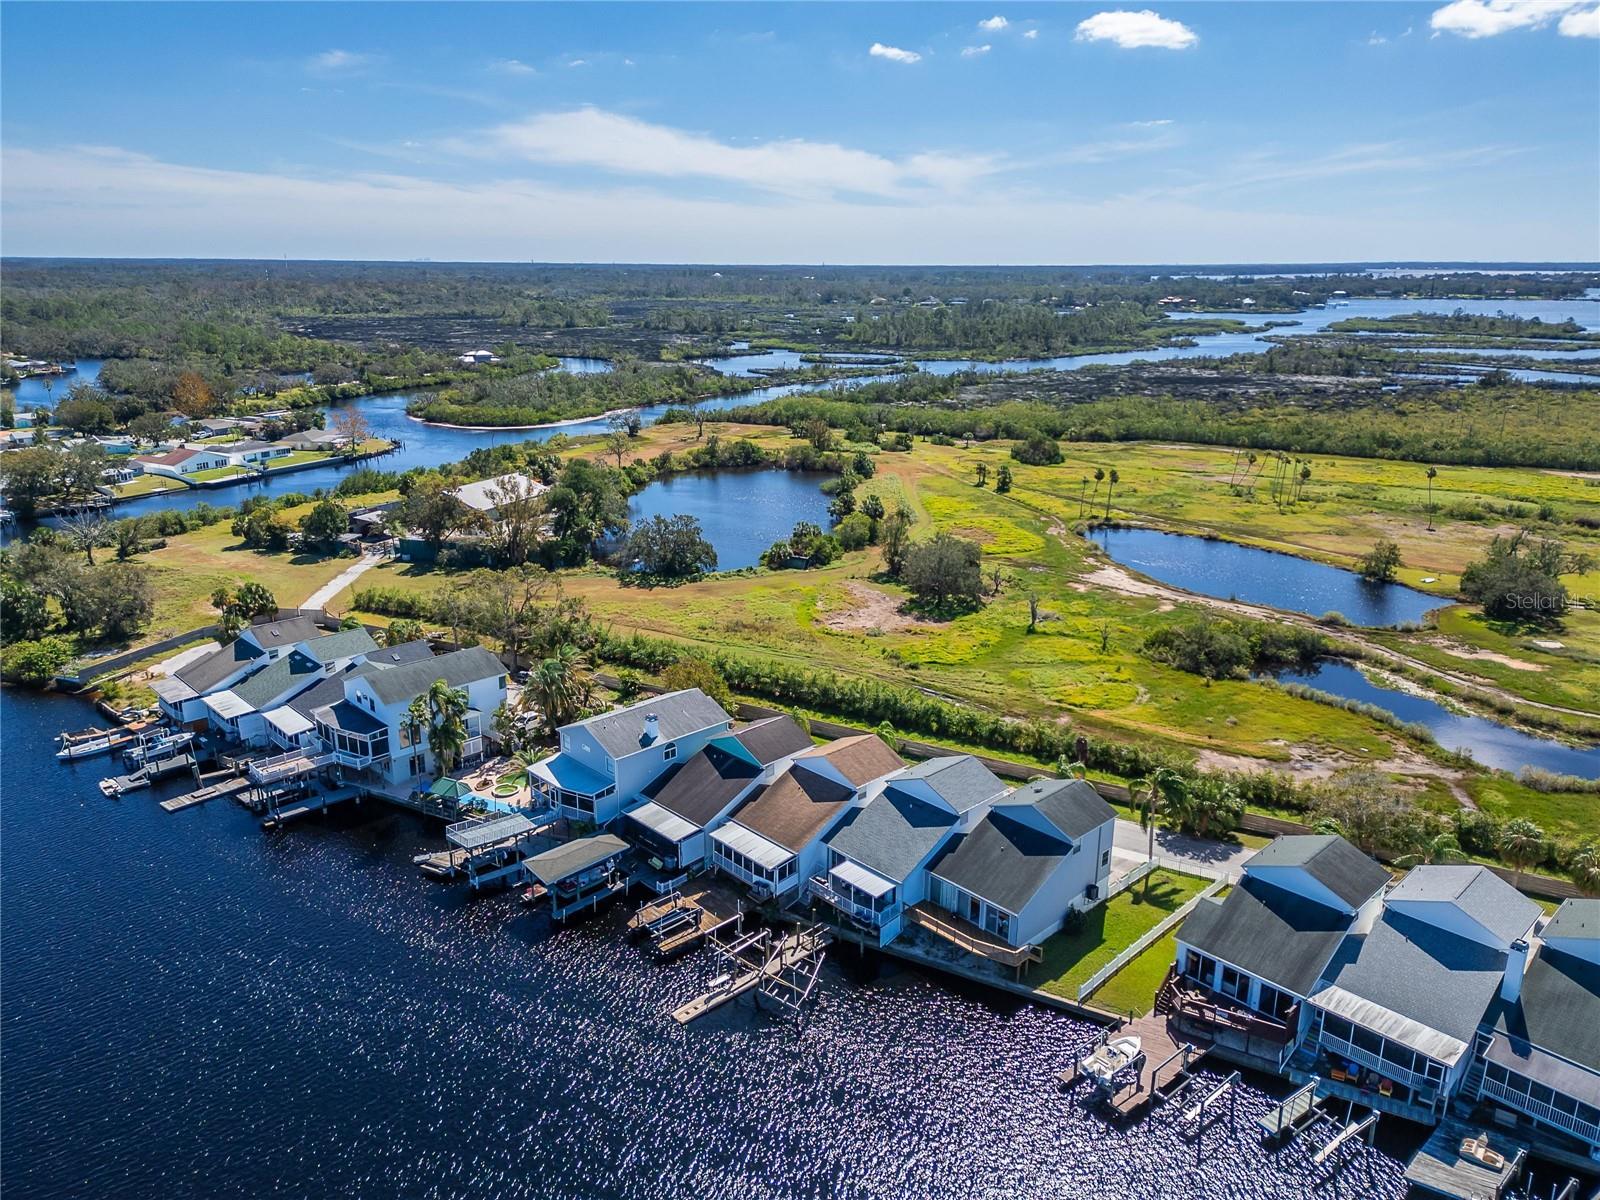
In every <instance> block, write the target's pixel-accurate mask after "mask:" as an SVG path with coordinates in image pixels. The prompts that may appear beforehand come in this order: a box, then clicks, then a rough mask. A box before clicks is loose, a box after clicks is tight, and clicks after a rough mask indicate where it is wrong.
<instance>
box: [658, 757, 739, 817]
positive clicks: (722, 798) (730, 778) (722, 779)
mask: <svg viewBox="0 0 1600 1200" xmlns="http://www.w3.org/2000/svg"><path fill="white" fill-rule="evenodd" d="M760 773H761V772H760V771H759V770H758V769H757V768H755V767H752V766H751V765H750V764H749V763H747V762H745V761H744V759H742V758H736V757H734V756H733V755H732V754H729V753H728V752H727V751H726V750H721V749H718V748H717V747H716V746H707V747H706V748H705V749H704V750H702V751H700V753H698V754H695V755H692V756H690V757H689V758H688V759H685V760H684V761H682V762H677V763H674V764H673V765H672V769H671V770H669V771H668V772H667V773H666V774H664V775H662V776H660V777H659V778H657V779H656V780H655V781H654V782H653V783H651V784H650V786H649V787H647V788H645V789H644V794H645V795H646V796H647V797H649V798H650V799H651V800H654V801H655V802H656V803H657V804H659V805H660V806H661V807H662V808H664V809H666V810H667V811H668V812H671V813H676V814H677V815H678V816H680V817H682V818H683V819H684V820H685V821H692V822H693V823H694V824H696V825H704V824H705V823H706V822H707V821H709V820H711V818H713V817H715V816H716V815H717V814H718V813H720V812H721V811H722V810H723V809H724V808H726V807H727V806H728V805H730V804H732V803H733V801H734V800H735V798H737V797H738V795H739V793H740V792H742V791H744V790H745V788H747V787H749V786H750V784H751V783H752V782H753V781H754V780H755V778H756V776H757V775H759V774H760Z"/></svg>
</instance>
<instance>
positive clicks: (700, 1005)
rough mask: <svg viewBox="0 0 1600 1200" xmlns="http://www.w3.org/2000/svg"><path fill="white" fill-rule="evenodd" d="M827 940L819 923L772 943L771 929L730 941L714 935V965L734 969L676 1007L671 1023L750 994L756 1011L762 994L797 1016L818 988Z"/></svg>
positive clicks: (695, 1015)
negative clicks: (816, 987)
mask: <svg viewBox="0 0 1600 1200" xmlns="http://www.w3.org/2000/svg"><path fill="white" fill-rule="evenodd" d="M830 940H831V939H830V938H829V936H828V934H827V932H826V931H825V930H824V929H823V928H822V927H821V926H819V925H814V926H810V927H808V928H805V929H799V930H796V931H795V932H793V933H786V934H784V935H783V936H782V937H780V938H778V939H777V942H776V944H774V942H773V939H772V931H771V930H769V929H759V930H756V931H755V932H754V933H746V934H741V935H739V936H738V937H736V938H735V939H734V940H732V941H731V942H723V941H720V940H719V939H717V938H715V937H713V938H712V939H711V945H712V949H713V950H714V951H715V952H716V955H717V958H718V961H719V962H724V963H727V964H728V965H729V966H730V967H731V968H732V969H731V970H729V971H727V972H725V973H724V974H722V975H719V976H718V977H717V978H716V979H714V980H712V987H711V990H710V991H708V992H706V993H704V994H703V995H700V996H696V997H695V998H694V999H693V1000H691V1001H689V1002H688V1003H687V1004H684V1005H681V1006H680V1007H678V1008H676V1009H674V1010H673V1013H672V1019H673V1020H674V1021H676V1022H677V1023H678V1024H680V1025H687V1024H689V1022H691V1021H694V1020H697V1019H699V1018H700V1017H703V1016H705V1015H706V1014H707V1013H708V1012H711V1011H713V1010H714V1009H718V1008H721V1007H722V1006H723V1005H724V1004H726V1003H728V1001H730V1000H734V999H736V998H738V997H739V996H742V995H744V994H745V993H746V992H750V991H754V992H755V993H756V996H757V999H756V1005H757V1007H759V1006H760V1003H761V1001H760V997H761V996H763V995H766V996H769V997H771V998H772V999H774V1000H776V1001H778V1003H779V1004H780V1005H781V1006H782V1007H783V1008H786V1009H788V1010H790V1011H794V1012H797V1011H798V1009H799V1006H800V1005H801V1004H802V1003H804V1002H805V1001H806V1000H807V999H809V998H810V995H811V992H812V989H813V988H814V987H815V986H816V982H817V978H818V975H819V973H820V972H821V970H822V962H823V959H824V957H825V956H826V952H827V946H828V943H829V941H830Z"/></svg>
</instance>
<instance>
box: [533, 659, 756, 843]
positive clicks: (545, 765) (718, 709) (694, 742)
mask: <svg viewBox="0 0 1600 1200" xmlns="http://www.w3.org/2000/svg"><path fill="white" fill-rule="evenodd" d="M732 728H733V719H732V718H731V717H729V716H728V714H727V713H726V712H724V711H723V710H722V706H721V705H719V704H718V703H717V702H716V701H715V700H713V699H711V697H710V696H707V695H706V694H705V693H704V692H702V691H701V690H700V689H699V688H688V689H686V690H684V691H680V692H666V693H664V694H662V695H660V696H652V697H650V698H648V699H645V700H640V701H638V702H637V703H635V704H630V705H628V706H627V707H626V708H619V709H616V710H615V711H613V712H608V713H601V714H600V715H599V716H597V717H589V718H587V719H586V720H582V721H575V722H573V723H572V724H570V725H563V726H562V727H561V729H560V730H559V733H560V736H561V748H560V749H559V750H558V751H557V752H556V753H555V754H553V755H551V756H550V757H549V758H547V759H544V760H543V761H541V762H538V763H535V764H534V765H533V768H532V773H533V777H534V787H535V789H536V790H538V791H539V792H541V793H542V794H543V795H544V796H545V797H546V798H547V799H548V800H549V801H550V802H551V803H552V804H554V805H556V806H558V807H559V808H560V810H561V813H562V815H563V816H565V817H568V818H569V819H571V820H576V821H588V822H591V823H593V824H595V825H608V824H610V823H611V822H612V821H614V820H616V819H617V818H618V817H619V816H621V815H622V812H623V810H624V809H625V808H628V807H630V806H631V805H632V803H633V802H634V801H635V800H636V799H637V798H638V797H639V795H640V793H642V792H643V791H644V789H645V788H646V787H648V786H649V785H650V784H651V783H652V782H654V781H655V780H656V779H657V778H658V777H660V775H661V774H662V773H663V772H664V771H666V770H667V768H668V767H670V766H672V765H673V764H674V763H676V762H678V761H679V760H680V759H686V758H688V757H689V756H691V755H694V754H698V753H699V752H700V751H701V749H703V748H704V746H705V745H706V743H707V742H709V741H710V740H711V739H712V738H714V737H718V736H720V735H722V734H724V733H727V732H728V731H729V730H730V729H732Z"/></svg>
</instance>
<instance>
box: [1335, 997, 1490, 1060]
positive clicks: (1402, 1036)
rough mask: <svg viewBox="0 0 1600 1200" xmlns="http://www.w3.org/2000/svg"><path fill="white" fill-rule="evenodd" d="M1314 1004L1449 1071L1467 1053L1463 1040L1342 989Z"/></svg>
mask: <svg viewBox="0 0 1600 1200" xmlns="http://www.w3.org/2000/svg"><path fill="white" fill-rule="evenodd" d="M1311 1003H1312V1004H1314V1005H1316V1006H1317V1007H1318V1008H1320V1009H1322V1010H1323V1011H1324V1012H1330V1013H1332V1014H1333V1015H1334V1016H1336V1017H1343V1018H1344V1019H1345V1020H1347V1021H1350V1022H1351V1023H1353V1024H1356V1025H1359V1026H1361V1027H1362V1028H1363V1029H1370V1030H1371V1031H1372V1032H1373V1033H1376V1034H1379V1035H1381V1036H1382V1037H1386V1038H1388V1039H1389V1040H1390V1041H1391V1042H1397V1043H1399V1044H1400V1045H1402V1046H1408V1047H1410V1048H1411V1049H1412V1050H1415V1051H1416V1052H1417V1053H1418V1054H1425V1055H1427V1056H1428V1057H1429V1058H1431V1059H1433V1060H1435V1061H1436V1062H1441V1063H1443V1064H1444V1065H1445V1066H1447V1067H1449V1066H1454V1065H1455V1063H1456V1060H1457V1059H1459V1058H1460V1057H1461V1056H1462V1055H1463V1054H1464V1053H1466V1049H1467V1043H1466V1042H1464V1041H1462V1040H1461V1039H1460V1038H1455V1037H1451V1036H1450V1035H1449V1034H1447V1033H1442V1032H1440V1031H1439V1030H1437V1029H1434V1028H1432V1027H1431V1026H1428V1025H1425V1024H1423V1023H1422V1022H1421V1021H1413V1020H1412V1019H1411V1018H1410V1017H1407V1016H1405V1015H1404V1014H1402V1013H1397V1012H1395V1011H1394V1010H1392V1009H1388V1008H1385V1007H1384V1006H1383V1005H1381V1004H1379V1003H1377V1002H1376V1001H1373V1000H1367V999H1364V998H1362V997H1361V996H1357V995H1355V994H1354V993H1353V992H1347V991H1345V990H1344V989H1343V988H1340V987H1325V988H1323V989H1322V990H1321V991H1320V992H1318V993H1317V994H1316V995H1315V996H1312V997H1311Z"/></svg>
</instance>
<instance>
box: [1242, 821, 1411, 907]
mask: <svg viewBox="0 0 1600 1200" xmlns="http://www.w3.org/2000/svg"><path fill="white" fill-rule="evenodd" d="M1244 866H1245V870H1246V871H1248V870H1250V868H1251V867H1301V868H1304V870H1305V872H1306V874H1308V875H1310V876H1311V877H1312V878H1313V879H1315V880H1316V881H1317V882H1318V883H1320V884H1321V885H1322V886H1323V887H1325V888H1327V889H1328V890H1329V891H1330V892H1332V893H1333V894H1334V895H1335V896H1337V897H1339V899H1340V900H1342V901H1344V902H1345V903H1346V904H1348V905H1349V906H1350V907H1351V908H1360V907H1361V906H1362V905H1363V904H1365V903H1366V902H1367V901H1368V900H1370V899H1371V898H1372V897H1373V896H1375V895H1376V894H1377V893H1378V891H1379V889H1380V888H1382V887H1383V886H1384V885H1385V884H1386V883H1388V882H1389V878H1390V876H1389V872H1388V871H1386V870H1384V869H1383V868H1382V867H1381V866H1379V865H1378V864H1377V863H1376V862H1375V861H1373V860H1372V859H1370V858H1368V857H1367V856H1366V855H1365V854H1363V853H1361V851H1359V850H1357V849H1356V848H1355V847H1354V846H1352V845H1351V844H1350V843H1349V842H1347V841H1345V840H1344V839H1343V838H1342V837H1336V836H1334V835H1333V834H1318V833H1305V834H1291V835H1290V836H1288V837H1281V838H1277V839H1276V840H1274V841H1273V842H1272V843H1271V844H1270V845H1268V846H1267V847H1266V848H1265V849H1262V850H1260V851H1258V852H1257V853H1256V854H1254V855H1253V856H1252V857H1251V858H1250V861H1249V862H1247V863H1245V865H1244Z"/></svg>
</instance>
